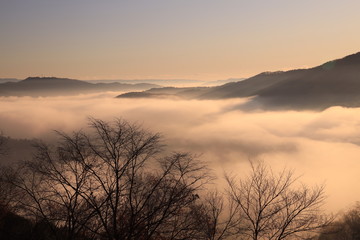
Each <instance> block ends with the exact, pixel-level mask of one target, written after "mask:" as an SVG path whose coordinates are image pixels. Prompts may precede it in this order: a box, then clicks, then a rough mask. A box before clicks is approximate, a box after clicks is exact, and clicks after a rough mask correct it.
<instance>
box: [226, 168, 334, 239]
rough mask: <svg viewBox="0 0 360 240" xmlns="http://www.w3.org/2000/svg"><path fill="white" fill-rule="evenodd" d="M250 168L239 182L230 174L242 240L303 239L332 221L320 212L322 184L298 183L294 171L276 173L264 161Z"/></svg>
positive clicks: (230, 185) (322, 192)
mask: <svg viewBox="0 0 360 240" xmlns="http://www.w3.org/2000/svg"><path fill="white" fill-rule="evenodd" d="M251 167H252V168H251V174H250V175H249V176H248V177H247V178H245V179H242V180H240V182H236V181H235V179H234V178H231V177H227V182H228V186H229V195H230V196H231V198H232V200H233V201H234V203H235V204H236V205H237V206H238V207H239V210H240V211H239V216H238V217H239V218H241V221H240V222H241V224H239V225H238V232H239V233H240V234H241V235H242V236H243V237H244V238H243V239H253V240H258V239H269V240H272V239H274V240H281V239H287V238H290V237H291V238H297V237H298V238H300V237H302V236H303V234H308V233H310V232H312V231H314V230H317V229H320V228H322V227H324V226H326V225H327V224H328V223H329V222H330V220H331V219H330V218H328V217H326V216H324V215H323V214H321V211H320V208H321V206H322V205H323V203H324V200H325V196H324V187H323V186H320V187H313V188H309V187H307V186H306V185H304V184H300V185H298V186H296V184H295V182H296V180H298V178H295V177H294V173H293V171H288V170H286V169H284V170H283V171H281V172H280V173H278V174H275V173H273V172H272V170H271V169H270V168H269V167H267V166H266V165H265V164H264V163H263V162H259V163H255V164H251Z"/></svg>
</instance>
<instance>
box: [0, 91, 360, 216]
mask: <svg viewBox="0 0 360 240" xmlns="http://www.w3.org/2000/svg"><path fill="white" fill-rule="evenodd" d="M115 95H116V93H103V94H92V95H80V96H76V97H66V98H65V97H49V98H27V97H24V98H0V104H1V108H0V129H2V130H3V131H4V133H5V134H6V135H9V136H10V137H13V138H34V137H36V138H52V137H53V136H54V135H53V133H52V131H51V130H55V129H56V130H63V131H66V132H69V131H72V130H77V129H80V128H86V124H87V118H88V117H89V116H92V117H95V118H101V119H104V120H112V119H114V118H115V117H120V118H124V119H126V120H128V121H132V122H137V123H139V124H142V125H143V127H144V128H146V129H149V130H151V131H154V132H160V133H162V135H163V136H164V143H166V144H167V145H168V146H169V149H171V150H174V151H175V150H184V151H191V152H194V153H197V154H202V159H203V160H206V161H208V162H209V163H210V165H212V166H213V167H214V168H215V169H216V172H217V173H218V175H219V176H221V175H222V174H223V171H227V172H233V173H235V174H238V175H240V176H241V175H244V174H246V170H247V167H248V163H247V161H248V160H249V159H262V160H264V161H266V162H268V163H270V164H271V166H272V167H273V168H274V169H280V168H282V167H284V166H287V167H289V168H295V170H296V173H298V174H299V175H302V176H303V177H302V179H303V181H304V182H306V183H309V184H322V183H325V184H326V191H327V194H328V196H329V200H328V204H327V208H329V209H331V210H335V211H337V210H340V209H343V208H346V207H348V206H349V205H350V204H352V203H354V202H355V201H357V200H360V189H359V188H358V183H359V180H360V174H359V169H360V146H359V145H360V109H347V108H341V107H333V108H330V109H327V110H326V111H323V112H297V111H286V112H285V111H282V112H281V111H277V112H266V111H261V112H250V113H249V112H242V111H239V110H230V109H236V107H235V106H237V105H238V104H240V103H241V102H244V101H246V100H242V99H235V100H234V99H232V100H224V101H197V100H191V101H185V100H166V99H115V98H113V96H115Z"/></svg>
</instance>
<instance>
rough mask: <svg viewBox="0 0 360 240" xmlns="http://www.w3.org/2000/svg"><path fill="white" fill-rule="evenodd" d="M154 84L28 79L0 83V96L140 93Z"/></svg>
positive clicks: (42, 78)
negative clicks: (107, 92)
mask: <svg viewBox="0 0 360 240" xmlns="http://www.w3.org/2000/svg"><path fill="white" fill-rule="evenodd" d="M154 87H159V85H156V84H149V83H137V84H125V83H89V82H85V81H81V80H76V79H69V78H56V77H28V78H26V79H24V80H22V81H17V82H6V83H0V96H58V95H76V94H81V93H93V92H101V91H124V92H125V91H141V90H146V89H150V88H154Z"/></svg>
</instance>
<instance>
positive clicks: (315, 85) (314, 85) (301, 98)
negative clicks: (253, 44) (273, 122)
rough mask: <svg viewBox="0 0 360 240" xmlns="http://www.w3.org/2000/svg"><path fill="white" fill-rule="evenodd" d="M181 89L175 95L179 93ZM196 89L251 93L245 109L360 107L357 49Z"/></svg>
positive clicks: (218, 94) (203, 93) (209, 95)
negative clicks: (312, 63) (311, 65)
mask: <svg viewBox="0 0 360 240" xmlns="http://www.w3.org/2000/svg"><path fill="white" fill-rule="evenodd" d="M182 90H184V89H182ZM182 90H180V91H179V93H177V94H176V95H178V96H181V95H182V93H183V92H182ZM152 91H153V90H149V91H146V93H152ZM186 91H191V90H190V89H186ZM197 93H198V94H195V95H194V96H191V98H196V99H226V98H238V97H252V99H251V100H250V101H249V102H248V103H247V104H245V105H244V106H242V107H244V108H245V109H251V108H263V109H311V110H322V109H325V108H328V107H331V106H345V107H360V52H359V53H356V54H352V55H349V56H346V57H344V58H342V59H337V60H333V61H329V62H326V63H324V64H322V65H320V66H317V67H314V68H310V69H297V70H291V71H285V72H264V73H261V74H258V75H256V76H253V77H251V78H248V79H246V80H243V81H239V82H232V83H227V84H224V85H222V86H218V87H210V88H202V89H198V90H197ZM162 94H166V92H163V93H162ZM127 95H131V94H130V93H128V94H127ZM139 96H141V94H138V97H139ZM122 97H126V95H123V96H122Z"/></svg>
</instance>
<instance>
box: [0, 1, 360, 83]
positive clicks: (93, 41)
mask: <svg viewBox="0 0 360 240" xmlns="http://www.w3.org/2000/svg"><path fill="white" fill-rule="evenodd" d="M359 9H360V1H359V0H342V1H339V0H336V1H335V0H302V1H295V0H217V1H215V0H103V1H100V0H62V1H59V0H0V34H1V35H0V78H6V77H15V78H26V77H28V76H57V77H70V78H78V79H146V78H160V79H163V78H177V79H181V78H186V79H203V80H213V79H226V78H230V77H234V78H236V77H249V76H252V75H255V74H257V73H260V72H263V71H276V70H287V69H293V68H304V67H312V66H315V65H319V64H321V63H323V62H326V61H328V60H332V59H336V58H341V57H343V56H346V55H349V54H352V53H356V52H359V51H360V47H359V43H360V31H359V30H360V14H359Z"/></svg>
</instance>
